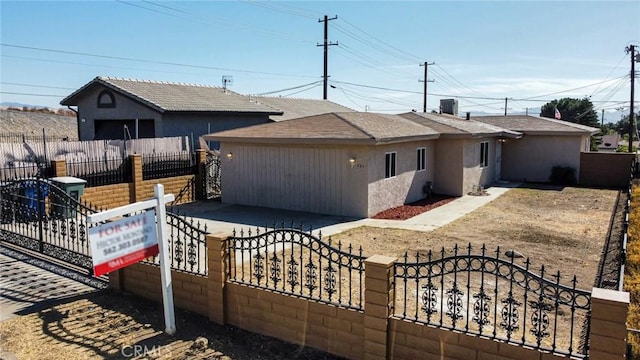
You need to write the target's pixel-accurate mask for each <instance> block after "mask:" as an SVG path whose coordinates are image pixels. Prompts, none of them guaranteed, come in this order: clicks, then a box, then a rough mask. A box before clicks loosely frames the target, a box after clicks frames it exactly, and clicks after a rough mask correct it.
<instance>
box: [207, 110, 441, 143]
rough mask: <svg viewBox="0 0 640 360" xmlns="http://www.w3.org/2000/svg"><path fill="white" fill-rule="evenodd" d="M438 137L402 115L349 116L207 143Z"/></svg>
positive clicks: (232, 134)
mask: <svg viewBox="0 0 640 360" xmlns="http://www.w3.org/2000/svg"><path fill="white" fill-rule="evenodd" d="M437 137H438V133H437V132H435V131H434V130H432V129H430V128H427V127H424V126H422V125H419V124H416V123H414V122H412V121H410V120H407V119H404V118H402V117H400V116H398V115H388V114H376V113H360V112H347V113H329V114H322V115H315V116H308V117H305V118H300V119H292V120H288V121H281V122H277V123H270V124H262V125H256V126H250V127H246V128H240V129H234V130H227V131H221V132H217V133H213V134H208V135H205V136H204V139H205V140H207V141H225V140H226V141H242V142H254V143H298V144H304V143H327V144H329V143H330V144H336V143H358V144H377V143H389V142H400V141H410V140H417V139H435V138H437Z"/></svg>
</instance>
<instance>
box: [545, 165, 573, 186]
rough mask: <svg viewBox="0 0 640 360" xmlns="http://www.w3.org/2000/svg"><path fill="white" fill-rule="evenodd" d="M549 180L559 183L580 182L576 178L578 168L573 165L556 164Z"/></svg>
mask: <svg viewBox="0 0 640 360" xmlns="http://www.w3.org/2000/svg"><path fill="white" fill-rule="evenodd" d="M549 181H550V182H551V183H553V184H557V185H575V184H576V183H577V182H578V180H577V179H576V169H574V168H572V167H571V166H559V165H556V166H554V167H552V168H551V175H549Z"/></svg>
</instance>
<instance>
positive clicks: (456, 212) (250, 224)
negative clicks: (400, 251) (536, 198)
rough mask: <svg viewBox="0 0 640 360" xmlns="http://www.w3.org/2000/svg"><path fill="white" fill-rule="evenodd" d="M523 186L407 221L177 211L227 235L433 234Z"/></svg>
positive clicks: (192, 207)
mask: <svg viewBox="0 0 640 360" xmlns="http://www.w3.org/2000/svg"><path fill="white" fill-rule="evenodd" d="M519 185H520V184H519V183H508V182H501V183H498V184H496V185H494V186H492V187H490V188H488V189H486V194H485V195H482V196H477V195H465V196H462V197H460V198H458V199H455V200H454V201H451V202H449V203H447V204H445V205H442V206H440V207H437V208H435V209H433V210H431V211H428V212H426V213H423V214H420V215H417V216H414V217H412V218H410V219H407V220H377V219H368V218H367V219H357V218H350V217H344V216H330V215H322V214H314V213H308V212H300V211H289V210H280V209H271V208H263V207H254V206H243V205H230V204H223V203H220V202H219V201H213V200H209V201H198V202H195V203H190V204H183V205H178V206H175V207H174V208H173V210H174V211H175V210H177V211H178V212H179V213H181V214H183V215H185V216H187V217H189V218H192V219H193V221H194V224H200V226H201V228H204V226H205V225H206V227H207V231H208V232H210V233H216V232H226V233H231V232H233V231H234V230H236V231H240V230H244V231H247V230H249V229H252V231H253V230H255V229H256V227H259V228H261V229H263V228H265V227H267V228H272V227H273V225H274V224H275V225H276V226H281V224H282V223H283V222H284V224H285V226H290V225H291V224H292V223H293V224H294V225H295V226H296V227H299V226H301V225H302V227H303V228H304V229H305V230H306V229H308V228H309V227H311V228H312V229H314V231H316V230H320V231H322V235H323V236H324V235H326V236H329V235H333V234H337V233H340V232H343V231H346V230H349V229H351V228H355V227H358V226H365V225H366V226H375V227H384V228H399V229H408V230H417V231H432V230H435V229H437V228H438V227H441V226H443V225H446V224H448V223H450V222H452V221H454V220H456V219H458V218H460V217H462V216H464V215H466V214H468V213H470V212H472V211H473V210H476V209H478V208H479V207H481V206H483V205H484V204H487V203H489V202H491V201H493V200H495V199H497V198H498V197H499V196H501V195H502V194H504V193H506V192H507V191H509V190H510V189H512V188H514V187H518V186H519Z"/></svg>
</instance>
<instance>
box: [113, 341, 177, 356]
mask: <svg viewBox="0 0 640 360" xmlns="http://www.w3.org/2000/svg"><path fill="white" fill-rule="evenodd" d="M120 353H121V354H122V356H124V357H127V358H132V357H147V356H150V357H154V358H156V357H160V356H167V355H168V356H171V350H169V349H163V348H161V347H160V346H157V345H156V346H151V347H149V346H147V345H137V344H136V345H125V346H123V347H122V348H121V349H120Z"/></svg>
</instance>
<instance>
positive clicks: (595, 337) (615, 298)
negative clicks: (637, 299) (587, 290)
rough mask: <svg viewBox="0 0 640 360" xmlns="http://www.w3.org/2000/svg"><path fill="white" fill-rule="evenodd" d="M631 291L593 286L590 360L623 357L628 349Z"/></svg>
mask: <svg viewBox="0 0 640 360" xmlns="http://www.w3.org/2000/svg"><path fill="white" fill-rule="evenodd" d="M628 311H629V293H628V292H622V291H615V290H608V289H599V288H593V290H592V291H591V326H590V329H589V359H591V360H599V359H624V358H625V354H626V350H627V344H626V339H627V326H626V321H627V313H628Z"/></svg>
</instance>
